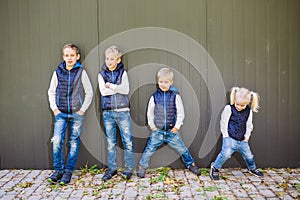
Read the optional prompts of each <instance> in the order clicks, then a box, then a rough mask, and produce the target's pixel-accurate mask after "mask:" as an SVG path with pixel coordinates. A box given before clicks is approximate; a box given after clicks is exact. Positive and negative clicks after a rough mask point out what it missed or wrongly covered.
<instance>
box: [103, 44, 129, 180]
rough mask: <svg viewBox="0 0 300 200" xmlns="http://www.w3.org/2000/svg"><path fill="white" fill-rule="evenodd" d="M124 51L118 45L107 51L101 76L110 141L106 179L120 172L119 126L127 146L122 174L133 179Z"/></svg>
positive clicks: (106, 125)
mask: <svg viewBox="0 0 300 200" xmlns="http://www.w3.org/2000/svg"><path fill="white" fill-rule="evenodd" d="M121 56H122V53H121V51H120V49H119V48H118V47H116V46H111V47H109V48H107V49H106V51H105V64H104V65H103V66H102V68H101V71H100V73H99V75H98V83H99V89H100V93H101V109H102V111H103V113H102V115H103V123H104V129H105V135H106V140H107V160H108V170H107V171H106V172H105V174H104V175H103V177H102V180H104V181H107V180H109V179H111V178H112V177H113V176H114V175H116V174H117V163H116V154H117V150H116V145H117V133H116V128H117V126H118V127H119V130H120V135H121V138H122V142H123V147H124V157H125V158H124V160H125V170H124V172H123V176H124V177H125V178H126V179H130V177H131V176H132V172H133V168H134V149H133V141H132V133H131V118H130V113H129V98H128V93H129V82H128V76H127V73H126V71H125V69H124V65H123V63H122V62H121Z"/></svg>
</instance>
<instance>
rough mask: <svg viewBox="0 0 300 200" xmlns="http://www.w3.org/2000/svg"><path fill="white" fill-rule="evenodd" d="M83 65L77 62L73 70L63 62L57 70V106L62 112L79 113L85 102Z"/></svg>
mask: <svg viewBox="0 0 300 200" xmlns="http://www.w3.org/2000/svg"><path fill="white" fill-rule="evenodd" d="M82 70H83V68H82V65H81V64H80V63H79V62H76V64H75V65H74V67H73V68H72V69H71V70H67V69H66V63H65V62H61V63H60V64H59V65H58V68H57V69H56V75H57V80H58V85H57V88H56V105H57V107H58V109H59V110H60V111H61V112H64V113H74V112H77V111H79V109H80V108H81V106H82V103H83V101H84V96H85V95H84V88H83V85H82V81H81V75H82Z"/></svg>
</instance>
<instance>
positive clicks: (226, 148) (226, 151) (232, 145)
mask: <svg viewBox="0 0 300 200" xmlns="http://www.w3.org/2000/svg"><path fill="white" fill-rule="evenodd" d="M222 142H223V143H222V150H221V152H220V153H219V155H218V156H217V158H216V160H215V161H214V164H213V166H214V167H215V168H217V169H221V168H222V165H223V164H224V163H225V161H226V160H228V159H229V158H230V157H231V155H232V154H233V153H234V152H235V151H237V152H239V153H240V154H241V155H242V157H243V159H244V160H245V162H246V164H247V167H248V169H249V170H253V169H256V166H255V162H254V156H253V154H252V152H251V150H250V146H249V144H248V142H245V141H238V140H235V139H233V138H231V137H225V138H223V141H222Z"/></svg>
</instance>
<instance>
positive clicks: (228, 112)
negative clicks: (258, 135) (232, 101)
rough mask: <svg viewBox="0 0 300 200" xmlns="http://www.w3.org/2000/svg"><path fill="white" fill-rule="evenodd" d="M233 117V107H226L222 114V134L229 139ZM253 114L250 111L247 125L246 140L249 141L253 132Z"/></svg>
mask: <svg viewBox="0 0 300 200" xmlns="http://www.w3.org/2000/svg"><path fill="white" fill-rule="evenodd" d="M230 116H231V107H230V105H226V106H225V108H224V110H223V112H222V114H221V120H220V129H221V132H222V135H223V137H229V134H228V122H229V119H230ZM252 118H253V112H252V110H250V113H249V117H248V120H247V123H246V133H245V135H244V137H245V139H249V138H250V136H251V132H252V130H253V123H252Z"/></svg>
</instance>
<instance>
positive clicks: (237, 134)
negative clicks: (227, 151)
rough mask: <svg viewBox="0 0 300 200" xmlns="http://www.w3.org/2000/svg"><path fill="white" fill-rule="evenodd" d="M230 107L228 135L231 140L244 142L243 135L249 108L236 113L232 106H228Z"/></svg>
mask: <svg viewBox="0 0 300 200" xmlns="http://www.w3.org/2000/svg"><path fill="white" fill-rule="evenodd" d="M230 107H231V116H230V119H229V122H228V134H229V136H230V137H232V138H233V139H236V140H238V141H242V140H244V135H245V133H246V128H247V120H248V117H249V114H250V107H249V106H246V108H245V109H244V110H242V111H238V110H237V109H236V108H235V106H234V105H230Z"/></svg>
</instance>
